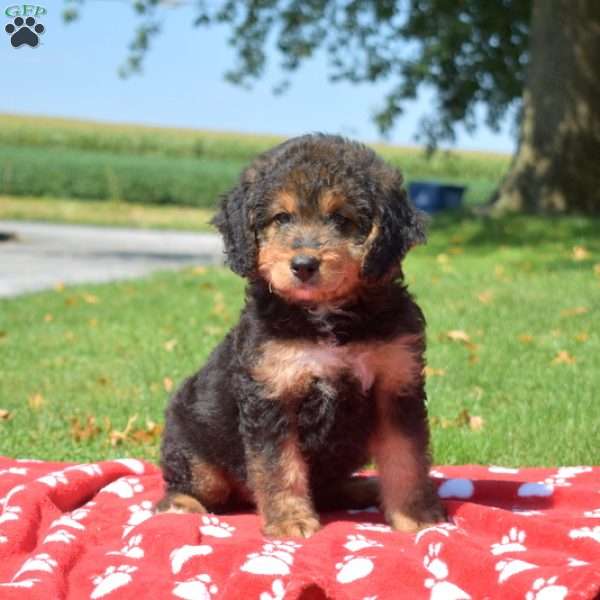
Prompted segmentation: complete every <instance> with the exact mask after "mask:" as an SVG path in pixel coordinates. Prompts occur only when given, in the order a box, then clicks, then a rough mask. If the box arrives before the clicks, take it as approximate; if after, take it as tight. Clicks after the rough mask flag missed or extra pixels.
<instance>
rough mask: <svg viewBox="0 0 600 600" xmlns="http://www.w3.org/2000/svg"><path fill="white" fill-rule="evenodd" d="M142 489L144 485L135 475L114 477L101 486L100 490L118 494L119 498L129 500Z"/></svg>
mask: <svg viewBox="0 0 600 600" xmlns="http://www.w3.org/2000/svg"><path fill="white" fill-rule="evenodd" d="M143 491H144V486H143V485H142V484H141V483H140V480H139V479H138V478H137V477H121V479H116V480H115V481H113V482H112V483H110V484H109V485H107V486H106V487H104V488H102V492H105V493H107V494H115V496H119V498H123V499H124V500H129V499H130V498H133V497H134V496H135V495H136V494H139V493H140V492H143Z"/></svg>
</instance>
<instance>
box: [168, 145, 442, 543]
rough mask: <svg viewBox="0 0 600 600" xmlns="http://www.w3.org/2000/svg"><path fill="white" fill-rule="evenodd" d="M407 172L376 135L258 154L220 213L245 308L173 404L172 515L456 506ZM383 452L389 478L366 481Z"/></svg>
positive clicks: (302, 525) (396, 524) (390, 512)
mask: <svg viewBox="0 0 600 600" xmlns="http://www.w3.org/2000/svg"><path fill="white" fill-rule="evenodd" d="M402 181H403V180H402V176H401V175H400V173H399V172H398V171H396V170H395V169H393V168H392V167H390V166H388V165H387V164H385V163H384V162H383V160H381V159H380V158H379V157H378V156H377V155H376V154H375V153H374V152H373V151H372V150H370V149H369V148H367V147H366V146H364V145H362V144H359V143H355V142H350V141H347V140H345V139H344V138H341V137H337V136H331V135H321V134H315V135H306V136H302V137H298V138H294V139H292V140H289V141H287V142H285V143H283V144H281V145H279V146H277V147H276V148H274V149H272V150H271V151H269V152H266V153H265V154H263V155H261V156H259V157H258V158H257V159H256V160H255V161H254V163H253V164H252V165H250V167H248V168H247V169H246V170H245V171H244V172H243V173H242V175H241V178H240V180H239V183H238V185H237V186H236V187H235V188H234V189H233V190H232V191H231V192H230V193H229V194H228V195H226V196H225V197H224V198H223V200H222V203H221V207H220V211H219V213H218V214H217V216H216V217H215V219H214V223H215V225H216V226H217V227H218V229H219V230H220V232H221V233H222V235H223V238H224V242H225V251H226V254H227V261H228V264H229V266H230V267H231V269H232V270H233V271H234V272H235V273H237V274H238V275H241V276H242V277H245V278H247V280H248V286H247V289H246V305H245V307H244V309H243V310H242V313H241V316H240V320H239V323H238V324H237V325H236V326H235V327H234V328H233V329H232V330H231V331H230V332H229V333H228V334H227V336H226V337H225V339H224V340H223V341H222V342H221V344H219V345H218V346H217V347H216V348H215V350H214V351H213V353H212V355H211V356H210V358H209V359H208V361H207V362H206V364H205V365H204V367H202V369H201V370H200V371H199V372H198V373H196V374H195V375H192V376H191V377H190V378H189V379H187V380H186V381H185V382H184V383H183V384H182V386H181V387H180V388H179V390H178V391H177V392H176V394H175V395H174V397H173V398H172V400H171V402H170V404H169V406H168V408H167V412H166V426H165V431H164V438H163V443H162V451H161V464H162V469H163V474H164V479H165V483H166V495H165V497H164V498H163V499H162V500H161V501H160V502H159V504H158V505H157V510H158V511H183V512H205V511H225V510H231V509H233V508H236V507H239V506H241V505H243V504H252V505H254V506H256V508H257V510H258V513H259V515H260V517H261V519H262V525H263V532H264V533H265V534H266V535H271V536H277V537H285V536H304V537H308V536H310V535H311V534H313V533H314V532H315V531H317V530H318V529H319V517H318V514H317V511H318V510H325V509H335V508H342V507H355V508H360V507H365V506H369V505H372V504H375V503H376V502H378V501H379V502H380V503H381V506H382V509H383V511H384V512H385V516H386V518H387V520H388V522H389V523H390V524H391V526H392V527H393V528H394V529H396V530H399V531H405V532H413V531H416V530H418V529H419V528H421V527H424V526H427V525H430V524H432V523H435V522H437V521H440V520H442V519H443V518H444V513H443V510H442V507H441V504H440V501H439V499H438V497H437V494H436V492H435V490H434V488H433V486H432V483H431V481H430V479H429V477H428V471H429V467H430V456H429V448H428V446H429V431H428V426H427V411H426V406H425V401H426V397H425V384H424V377H423V367H424V358H423V353H424V350H425V319H424V317H423V313H422V312H421V310H420V309H419V307H418V306H417V305H416V304H415V302H414V301H413V299H412V298H411V296H410V295H409V293H408V292H407V291H406V288H405V286H404V285H403V283H402V271H401V268H400V261H401V259H402V258H403V257H404V256H405V254H406V252H407V251H408V250H409V249H410V248H411V246H413V245H415V244H418V243H421V242H423V241H424V238H425V234H424V225H423V221H422V219H421V216H420V214H419V213H417V212H416V211H415V209H414V208H413V206H412V205H411V204H410V202H409V201H408V199H407V196H406V192H405V191H404V189H403V187H402ZM371 459H373V460H374V461H375V463H376V464H377V468H378V472H379V478H378V480H376V479H374V478H372V479H369V478H364V477H354V478H353V477H352V474H353V473H354V472H355V471H356V470H357V469H360V468H361V467H362V466H363V465H365V464H366V463H367V462H368V461H369V460H371Z"/></svg>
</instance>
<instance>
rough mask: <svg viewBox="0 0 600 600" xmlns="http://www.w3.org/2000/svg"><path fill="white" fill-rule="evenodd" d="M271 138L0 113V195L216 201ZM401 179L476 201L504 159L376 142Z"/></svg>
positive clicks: (485, 192)
mask: <svg viewBox="0 0 600 600" xmlns="http://www.w3.org/2000/svg"><path fill="white" fill-rule="evenodd" d="M283 139H284V138H282V137H278V136H258V135H245V134H237V133H219V132H209V131H202V130H193V129H168V128H159V127H145V126H139V125H116V124H105V123H94V122H88V121H76V120H67V119H53V118H46V117H31V116H19V115H0V194H5V195H7V194H12V195H19V196H48V197H51V196H54V197H63V198H77V199H81V200H90V199H91V200H111V201H124V202H138V203H140V202H142V203H145V204H180V205H189V206H200V207H205V208H210V207H214V205H215V202H216V200H217V198H218V196H219V194H220V193H222V192H223V191H225V190H226V189H228V188H229V187H230V186H231V185H232V184H233V183H234V181H235V179H236V178H237V175H238V174H239V172H240V170H241V169H242V168H243V167H244V166H245V165H246V164H248V163H249V162H250V161H251V160H252V159H253V158H254V157H255V156H256V155H257V154H258V153H259V152H262V151H264V150H266V149H268V148H270V147H272V146H273V145H275V144H277V143H279V142H281V141H282V140H283ZM373 146H374V148H375V149H376V150H377V151H378V152H380V153H381V154H382V155H383V156H384V158H386V159H387V160H389V161H390V162H391V163H392V164H394V165H395V166H397V167H398V168H400V169H401V170H402V172H403V173H404V176H405V178H406V179H407V180H408V181H411V180H416V179H419V180H422V179H426V180H427V179H434V180H437V181H445V182H448V183H456V184H462V185H467V186H468V190H467V197H466V201H467V203H475V202H480V201H482V200H484V199H485V198H486V197H487V196H488V195H489V194H490V193H491V192H492V190H493V189H494V187H495V186H496V185H497V183H498V181H499V180H500V178H501V177H502V175H503V174H504V172H505V171H506V169H507V167H508V163H509V157H508V156H507V155H502V154H492V153H483V152H452V153H447V152H439V153H436V154H435V155H434V156H433V157H431V158H427V157H426V156H425V155H424V153H423V152H422V150H420V149H419V148H414V147H412V148H411V147H397V146H388V145H384V144H374V145H373Z"/></svg>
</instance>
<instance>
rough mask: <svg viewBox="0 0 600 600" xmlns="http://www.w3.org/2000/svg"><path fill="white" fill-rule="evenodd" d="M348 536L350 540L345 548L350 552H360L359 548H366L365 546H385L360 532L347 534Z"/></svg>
mask: <svg viewBox="0 0 600 600" xmlns="http://www.w3.org/2000/svg"><path fill="white" fill-rule="evenodd" d="M346 538H347V540H348V541H347V542H346V543H345V544H344V548H346V550H349V551H350V552H358V551H359V550H364V549H365V548H375V547H380V548H381V547H382V546H383V544H380V543H379V542H376V541H375V540H370V539H368V538H366V537H365V536H364V535H362V534H360V533H357V534H356V535H352V534H350V535H347V536H346Z"/></svg>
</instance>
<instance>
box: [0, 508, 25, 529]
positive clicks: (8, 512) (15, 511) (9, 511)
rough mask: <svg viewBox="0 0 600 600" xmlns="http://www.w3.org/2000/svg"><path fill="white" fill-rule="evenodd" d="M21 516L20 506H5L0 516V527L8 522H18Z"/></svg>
mask: <svg viewBox="0 0 600 600" xmlns="http://www.w3.org/2000/svg"><path fill="white" fill-rule="evenodd" d="M20 514H21V507H20V506H7V507H6V508H5V509H4V512H3V513H2V514H1V515H0V525H1V524H2V523H7V522H8V521H18V520H19V515H20Z"/></svg>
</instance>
